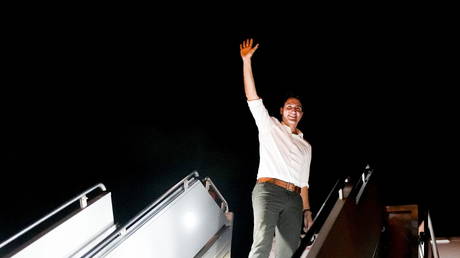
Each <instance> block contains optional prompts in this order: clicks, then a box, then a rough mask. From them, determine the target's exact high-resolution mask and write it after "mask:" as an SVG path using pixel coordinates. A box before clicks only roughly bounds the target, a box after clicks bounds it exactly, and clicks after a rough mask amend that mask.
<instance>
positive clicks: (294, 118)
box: [280, 98, 303, 127]
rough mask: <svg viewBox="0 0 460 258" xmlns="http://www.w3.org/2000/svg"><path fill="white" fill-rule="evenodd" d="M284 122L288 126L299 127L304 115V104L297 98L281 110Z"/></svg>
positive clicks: (291, 99) (289, 101)
mask: <svg viewBox="0 0 460 258" xmlns="http://www.w3.org/2000/svg"><path fill="white" fill-rule="evenodd" d="M280 111H281V115H282V119H283V122H284V123H285V124H286V125H294V126H296V127H297V124H298V123H299V121H300V119H301V118H302V115H303V108H302V103H300V101H299V100H298V99H296V98H289V99H287V100H286V102H284V106H283V107H282V108H281V110H280Z"/></svg>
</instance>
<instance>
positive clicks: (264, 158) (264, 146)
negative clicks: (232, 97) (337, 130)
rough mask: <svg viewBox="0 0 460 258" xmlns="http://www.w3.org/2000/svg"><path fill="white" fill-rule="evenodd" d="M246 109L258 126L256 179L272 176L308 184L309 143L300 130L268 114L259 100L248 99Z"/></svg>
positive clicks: (298, 184)
mask: <svg viewBox="0 0 460 258" xmlns="http://www.w3.org/2000/svg"><path fill="white" fill-rule="evenodd" d="M248 106H249V109H250V110H251V113H252V116H253V117H254V119H255V121H256V124H257V128H258V129H259V155H260V163H259V171H258V173H257V178H261V177H273V178H277V179H280V180H283V181H286V182H289V183H292V184H294V185H296V186H299V187H304V186H308V178H309V176H310V163H311V146H310V144H309V143H308V142H307V141H305V140H304V139H303V133H302V132H300V130H299V133H298V134H293V133H292V131H291V128H289V126H287V125H285V124H282V123H280V121H279V120H278V119H276V118H275V117H270V115H269V114H268V111H267V109H266V108H265V106H264V104H263V102H262V99H257V100H249V101H248Z"/></svg>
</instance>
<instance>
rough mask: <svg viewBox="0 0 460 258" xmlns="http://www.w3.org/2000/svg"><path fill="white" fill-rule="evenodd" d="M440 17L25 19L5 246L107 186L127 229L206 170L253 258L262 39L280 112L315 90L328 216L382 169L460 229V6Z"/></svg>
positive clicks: (15, 27) (13, 43) (5, 93)
mask: <svg viewBox="0 0 460 258" xmlns="http://www.w3.org/2000/svg"><path fill="white" fill-rule="evenodd" d="M156 12H159V10H157V11H156ZM171 13H175V12H171ZM425 14H426V13H425ZM425 14H424V15H420V16H419V15H415V14H410V15H409V14H408V13H405V12H402V13H395V14H392V15H389V14H388V13H385V14H381V13H374V12H369V13H368V14H366V15H363V14H361V15H351V14H350V16H347V15H342V16H340V17H337V16H333V15H331V16H328V15H317V16H314V17H313V16H307V17H303V16H301V15H300V16H297V15H292V16H290V15H288V14H287V13H284V15H285V16H283V18H281V17H278V16H276V15H274V14H273V15H267V17H264V18H260V19H259V18H257V19H256V18H255V17H252V18H251V19H247V20H246V19H243V18H237V17H233V18H232V19H230V18H227V17H222V16H220V15H219V13H215V14H213V15H209V17H208V16H206V17H203V16H200V17H197V16H194V15H189V16H181V15H179V14H177V15H176V16H172V17H169V18H155V16H153V15H147V14H145V13H143V14H139V15H136V14H135V13H132V12H130V13H129V14H126V15H125V14H124V13H123V12H121V13H120V11H119V12H118V13H116V14H110V12H109V11H108V12H107V13H105V14H104V15H100V14H92V15H88V16H83V15H75V16H72V18H69V17H68V14H67V13H65V12H64V13H62V14H61V15H58V17H54V16H53V17H52V18H50V17H49V16H46V15H43V16H40V15H39V17H37V18H36V19H35V18H34V19H23V18H21V17H14V18H11V19H10V20H9V22H8V24H7V26H8V28H7V30H8V31H7V32H6V33H7V34H8V35H9V36H8V37H4V39H3V41H4V42H6V43H7V44H8V46H9V47H8V48H6V49H4V51H6V55H7V58H6V62H5V63H4V69H3V73H4V74H5V76H4V80H3V82H2V84H3V87H2V88H3V90H2V106H3V112H2V113H3V119H2V120H3V121H2V127H3V130H2V131H3V133H2V144H1V145H2V149H3V153H4V154H3V161H2V162H1V170H2V179H1V181H0V182H1V185H0V188H1V191H2V192H1V196H2V208H1V219H0V241H1V240H3V239H5V238H7V237H8V236H10V235H12V234H14V233H16V232H17V231H19V230H20V229H21V228H22V227H25V226H27V225H28V224H30V223H32V222H33V221H35V220H36V219H38V218H40V216H43V215H44V214H46V213H47V212H49V211H51V210H52V209H54V208H56V207H57V206H58V205H60V204H62V203H63V202H65V201H67V200H68V199H70V198H71V197H73V196H74V195H76V194H77V193H79V192H81V191H83V190H84V189H86V188H88V187H90V186H92V185H94V184H96V183H99V182H102V183H104V184H105V185H106V186H107V188H108V190H109V191H111V192H112V196H113V205H114V213H115V217H116V220H117V221H118V222H119V224H123V222H126V221H127V220H128V219H129V218H130V217H131V216H133V215H134V214H136V213H137V212H139V211H140V210H141V209H142V208H144V207H145V206H146V205H147V204H148V203H150V202H152V201H154V200H155V199H156V198H158V197H159V196H160V195H161V194H162V193H164V192H165V191H166V190H167V189H169V188H170V187H171V186H173V185H174V184H175V183H176V182H177V181H179V180H181V179H182V178H183V177H185V176H186V175H187V174H189V173H190V172H192V171H194V170H197V171H198V172H199V173H200V175H201V176H202V177H205V176H209V177H211V179H212V180H213V181H214V183H215V184H216V185H217V186H218V188H219V189H220V191H221V192H222V194H223V195H224V196H225V197H226V199H227V200H228V201H229V206H230V209H231V210H232V211H233V212H234V213H235V224H234V231H233V244H234V248H233V250H232V253H233V254H234V256H235V257H244V256H246V255H247V253H248V251H249V247H250V244H251V238H252V210H251V209H252V208H251V202H250V192H251V190H252V187H253V185H254V182H255V178H256V173H257V165H258V139H257V128H256V126H255V123H254V121H253V118H252V116H251V114H250V112H249V109H248V107H247V104H246V99H245V96H244V92H243V81H242V63H241V59H240V56H239V44H240V42H241V41H242V40H244V39H245V38H247V37H253V38H254V39H255V40H256V41H257V42H259V43H260V48H259V49H258V50H257V52H256V53H255V55H254V57H253V67H254V76H255V80H256V85H257V88H258V92H259V95H260V96H261V97H262V98H263V99H264V103H265V104H266V106H267V108H268V109H269V111H270V113H271V114H272V115H274V116H277V115H278V110H279V101H280V97H281V96H283V94H284V93H285V92H286V91H287V90H294V91H296V92H298V93H300V94H301V95H303V96H304V99H305V103H304V106H305V109H306V112H305V114H304V118H303V121H302V123H301V130H302V131H303V132H304V137H305V138H306V139H307V140H308V141H309V142H310V143H311V145H312V149H313V162H312V170H311V176H310V185H311V189H310V191H311V199H312V200H311V202H312V206H313V209H314V210H315V209H318V208H319V206H320V205H321V202H322V200H323V199H324V198H325V195H326V194H327V193H328V192H329V190H330V188H331V187H332V184H333V183H335V181H336V180H337V178H339V177H340V176H344V175H357V174H359V173H360V172H361V171H362V169H363V168H364V166H365V165H366V164H367V163H369V164H371V166H372V167H374V169H375V170H376V172H377V173H378V174H379V177H380V179H381V185H383V186H384V187H383V189H382V193H383V196H384V198H385V201H386V202H387V203H392V204H412V203H418V204H423V205H424V206H426V207H429V208H430V209H431V210H432V213H433V220H434V221H433V223H434V224H435V227H436V226H437V228H435V230H436V229H437V231H438V235H446V236H447V235H460V227H459V224H458V222H457V220H456V218H457V217H458V216H455V212H453V208H452V207H450V205H453V204H454V203H458V201H455V198H454V196H453V194H454V188H455V187H456V185H457V183H456V182H457V180H456V179H457V178H458V176H457V175H456V174H457V173H458V166H457V164H455V161H456V158H457V155H456V154H457V151H455V152H454V150H455V149H456V148H457V146H458V137H457V135H455V134H456V132H457V131H458V128H457V127H456V126H455V125H454V124H455V123H456V121H455V120H456V118H455V117H458V114H457V112H458V111H456V110H457V108H458V107H457V106H458V100H457V97H456V96H457V95H455V94H454V93H453V92H454V87H458V80H457V78H456V76H455V75H456V74H454V73H456V72H457V71H456V70H455V69H454V66H453V64H454V63H457V60H458V59H457V58H456V57H455V56H454V53H455V52H454V45H455V46H457V45H458V44H454V34H458V33H457V32H458V31H457V32H455V33H453V31H452V28H451V27H452V25H451V24H452V23H451V19H450V16H448V15H445V16H444V15H441V14H439V13H438V15H437V16H436V17H435V16H430V15H425ZM197 15H198V14H197ZM248 15H250V14H248ZM89 16H91V18H89ZM200 18H201V19H200ZM455 51H458V50H455ZM454 79H455V80H454Z"/></svg>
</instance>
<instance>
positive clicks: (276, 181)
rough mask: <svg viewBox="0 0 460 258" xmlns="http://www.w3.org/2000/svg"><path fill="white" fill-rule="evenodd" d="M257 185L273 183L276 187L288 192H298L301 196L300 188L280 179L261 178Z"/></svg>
mask: <svg viewBox="0 0 460 258" xmlns="http://www.w3.org/2000/svg"><path fill="white" fill-rule="evenodd" d="M257 183H272V184H274V185H277V186H280V187H282V188H284V189H286V190H288V191H291V192H296V193H298V194H300V187H298V186H296V185H294V184H292V183H288V182H284V181H283V180H279V179H276V178H272V177H261V178H259V179H257Z"/></svg>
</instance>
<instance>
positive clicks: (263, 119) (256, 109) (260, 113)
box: [248, 99, 271, 132]
mask: <svg viewBox="0 0 460 258" xmlns="http://www.w3.org/2000/svg"><path fill="white" fill-rule="evenodd" d="M248 106H249V110H250V111H251V114H252V116H253V117H254V120H255V121H256V125H257V128H258V129H259V132H263V131H265V130H268V128H270V124H271V118H270V115H269V114H268V111H267V109H266V108H265V106H264V103H263V102H262V99H256V100H248Z"/></svg>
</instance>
